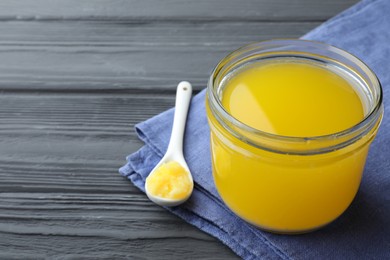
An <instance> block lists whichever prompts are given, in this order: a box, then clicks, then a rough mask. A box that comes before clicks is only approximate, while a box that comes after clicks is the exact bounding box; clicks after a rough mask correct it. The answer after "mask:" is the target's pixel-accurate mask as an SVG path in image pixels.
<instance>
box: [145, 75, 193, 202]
mask: <svg viewBox="0 0 390 260" xmlns="http://www.w3.org/2000/svg"><path fill="white" fill-rule="evenodd" d="M191 95H192V86H191V84H190V83H189V82H187V81H182V82H180V83H179V84H178V86H177V90H176V102H175V115H174V119H173V126H172V133H171V139H170V141H169V145H168V149H167V151H166V153H165V155H164V157H163V158H162V159H161V161H160V162H159V163H158V164H157V165H156V166H155V167H154V168H153V170H152V171H151V172H150V174H149V176H148V177H147V178H146V182H145V191H146V195H147V196H148V198H149V199H150V200H151V201H153V202H154V203H156V204H158V205H160V206H168V207H173V206H177V205H180V204H182V203H184V202H185V201H186V200H187V199H188V198H189V197H190V196H191V194H192V190H193V187H194V181H193V178H192V175H191V172H190V169H189V168H188V165H187V163H186V161H185V159H184V155H183V136H184V130H185V125H186V119H187V113H188V108H189V104H190V101H191ZM169 162H177V163H178V164H180V166H181V167H183V169H184V170H185V172H186V174H187V175H188V176H187V177H188V179H189V181H190V185H191V186H190V190H189V191H188V194H186V196H184V197H181V198H180V199H173V198H164V197H161V196H157V195H155V194H153V193H152V192H151V191H150V187H149V180H150V178H151V177H152V176H153V175H154V174H156V172H157V169H159V168H160V167H161V166H162V165H163V164H166V163H169Z"/></svg>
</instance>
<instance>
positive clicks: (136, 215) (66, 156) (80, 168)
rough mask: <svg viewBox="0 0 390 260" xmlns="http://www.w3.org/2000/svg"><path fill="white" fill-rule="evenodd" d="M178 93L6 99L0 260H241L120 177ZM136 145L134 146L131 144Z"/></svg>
mask: <svg viewBox="0 0 390 260" xmlns="http://www.w3.org/2000/svg"><path fill="white" fill-rule="evenodd" d="M173 104H174V95H173V94H172V95H161V94H160V95H153V94H142V95H140V94H134V95H130V94H129V95H118V94H69V93H62V94H61V95H54V94H42V93H40V94H38V95H37V94H28V95H26V94H24V95H21V94H2V95H0V122H1V124H0V190H1V193H0V237H1V238H3V239H0V258H4V259H13V258H18V259H20V258H23V259H37V258H43V257H45V258H48V257H49V258H56V257H61V258H63V257H65V256H66V257H69V258H80V257H83V258H93V259H96V258H99V259H101V258H107V259H112V258H113V257H114V258H131V259H144V258H153V257H155V256H156V255H162V256H163V257H162V259H179V258H181V257H182V256H188V257H190V258H199V257H200V258H206V257H209V256H213V258H214V259H227V258H236V257H235V255H234V254H233V253H232V252H231V251H230V249H228V248H227V247H225V246H224V245H223V244H222V243H220V242H219V241H217V240H215V239H213V238H211V237H210V236H208V235H206V234H204V233H202V232H200V231H199V230H197V229H196V228H194V227H192V226H190V225H189V224H187V223H185V222H184V221H181V220H179V219H178V218H177V217H175V216H174V215H172V214H170V213H168V212H166V211H165V210H164V209H162V208H160V207H158V206H156V205H154V204H153V203H151V202H150V201H149V200H148V199H147V197H146V196H145V194H143V193H141V192H140V191H139V190H138V189H137V188H135V187H134V186H133V185H132V184H131V183H130V182H129V181H128V180H127V179H125V178H123V177H121V176H120V175H119V174H118V172H117V170H118V167H120V166H121V165H122V164H124V163H125V159H124V158H125V156H126V155H127V154H129V153H131V152H133V151H135V150H136V149H138V147H140V145H142V143H141V142H139V141H137V140H136V137H135V135H134V134H133V132H132V128H133V126H134V124H135V123H137V122H138V121H141V120H144V119H146V118H148V117H150V116H153V115H155V114H157V113H159V112H161V111H162V110H165V109H167V108H169V107H171V106H173ZM128 140H130V142H128Z"/></svg>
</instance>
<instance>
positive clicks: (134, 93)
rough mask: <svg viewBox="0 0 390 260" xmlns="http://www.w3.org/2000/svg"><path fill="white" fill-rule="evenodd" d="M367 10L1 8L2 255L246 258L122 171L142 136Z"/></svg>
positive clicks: (42, 4) (56, 2) (108, 4)
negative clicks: (225, 61)
mask: <svg viewBox="0 0 390 260" xmlns="http://www.w3.org/2000/svg"><path fill="white" fill-rule="evenodd" d="M357 1H358V0H345V1H338V0H329V1H322V0H246V1H233V0H213V1H208V0H199V1H189V0H186V1H179V0H166V1H158V0H129V1H125V0H96V1H88V0H69V1H61V0H19V1H14V0H3V1H0V61H1V62H0V259H186V258H188V259H237V256H235V255H234V254H233V253H232V251H231V250H230V249H228V248H227V247H225V246H224V245H223V244H222V243H221V242H220V241H217V240H216V239H214V238H212V237H211V236H209V235H206V234H204V233H203V232H201V231H199V230H198V229H196V228H194V227H192V226H190V225H189V224H187V223H185V222H184V221H182V220H180V219H179V218H177V217H175V216H173V215H172V214H170V213H168V212H166V211H165V210H164V209H162V208H160V207H158V206H156V205H154V204H152V203H151V202H150V201H148V200H147V198H146V196H145V195H144V194H143V193H141V192H140V191H139V190H138V189H137V188H135V187H134V186H133V185H132V184H131V183H130V182H129V181H128V180H126V179H125V178H123V177H121V176H120V175H119V174H118V168H119V167H120V166H121V165H123V164H124V163H125V156H126V155H128V154H130V153H132V152H134V151H136V150H137V149H138V148H140V147H141V146H142V142H141V141H139V140H138V139H137V137H136V135H135V133H134V131H133V127H134V125H135V124H136V123H138V122H140V121H143V120H146V119H147V118H150V117H151V116H153V115H156V114H158V113H160V112H162V111H164V110H166V109H168V108H170V107H172V106H173V105H174V89H175V87H176V84H177V82H178V81H180V80H183V79H186V80H189V81H191V82H192V83H193V84H194V87H195V90H196V92H198V91H199V90H201V89H203V88H204V87H205V85H206V82H207V78H208V76H209V74H210V72H211V70H212V68H213V67H214V66H215V65H216V63H217V62H218V61H219V60H220V59H221V58H222V57H223V56H225V55H226V54H227V53H229V52H231V51H232V50H234V49H236V48H237V47H240V46H242V45H244V44H248V43H250V42H253V41H260V40H265V39H272V38H281V37H283V38H295V37H299V36H301V35H302V34H304V33H306V32H307V31H309V30H311V29H312V28H314V27H316V26H317V25H319V24H320V23H321V22H323V21H325V20H326V19H328V18H330V17H331V16H333V15H335V14H336V13H338V12H340V11H342V10H343V9H345V8H347V7H349V6H351V5H352V4H354V3H356V2H357Z"/></svg>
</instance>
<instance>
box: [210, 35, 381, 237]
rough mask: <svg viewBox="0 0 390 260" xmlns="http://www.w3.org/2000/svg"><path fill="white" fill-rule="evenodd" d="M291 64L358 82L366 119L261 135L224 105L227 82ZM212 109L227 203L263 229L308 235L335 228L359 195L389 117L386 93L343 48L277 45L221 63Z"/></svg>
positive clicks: (215, 158)
mask: <svg viewBox="0 0 390 260" xmlns="http://www.w3.org/2000/svg"><path fill="white" fill-rule="evenodd" d="M283 60H288V61H293V62H301V63H310V64H316V66H317V65H318V66H321V67H322V68H325V69H327V70H332V71H333V72H335V73H337V74H338V75H340V76H341V77H343V78H345V79H346V80H348V81H349V82H351V86H352V87H353V88H354V89H355V91H356V92H357V93H358V94H359V97H360V99H361V101H362V104H363V106H364V117H363V119H362V120H360V121H359V122H358V123H357V124H354V125H353V126H351V127H349V128H348V129H345V130H342V131H339V132H335V133H329V134H326V135H320V136H299V137H297V136H287V135H277V134H275V133H270V132H267V131H262V130H259V129H257V128H254V127H251V126H249V125H247V124H245V123H243V122H242V121H240V120H239V119H237V118H235V117H234V116H233V115H232V114H230V112H229V111H228V110H227V109H226V107H224V106H223V102H222V98H223V95H224V91H225V86H226V82H227V81H229V80H232V79H233V78H234V77H236V75H237V73H236V72H237V71H240V70H241V69H242V68H244V67H245V66H252V65H253V64H254V66H255V65H256V64H263V63H268V64H270V63H271V64H272V63H273V62H280V61H283ZM280 77H283V75H280ZM242 102H245V100H243V101H242ZM274 102H278V101H277V100H274ZM206 110H207V117H208V122H209V125H210V130H211V135H210V137H211V143H210V146H211V154H212V165H213V177H214V182H215V185H216V188H217V190H218V192H219V194H220V196H221V198H222V199H223V201H224V202H225V203H226V205H227V206H228V207H229V208H230V209H231V210H232V211H233V212H235V213H236V214H237V215H238V216H240V217H241V218H243V219H244V220H246V221H248V222H250V223H252V224H254V225H256V226H258V227H259V228H261V229H264V230H268V231H272V232H278V233H301V232H308V231H311V230H314V229H317V228H319V227H321V226H324V225H326V224H328V223H330V222H331V221H333V220H334V219H336V218H337V217H338V216H339V215H341V214H342V213H343V212H344V211H345V209H346V208H347V207H348V206H349V205H350V203H351V202H352V200H353V198H354V197H355V195H356V192H357V190H358V188H359V184H360V181H361V177H362V173H363V169H364V165H365V161H366V157H367V153H368V149H369V145H370V143H371V142H372V140H373V138H374V137H375V134H376V132H377V130H378V127H379V125H380V121H381V119H382V115H383V107H382V90H381V86H380V83H379V81H378V79H377V77H376V76H375V74H374V73H373V72H372V71H371V70H370V69H369V68H368V67H367V66H366V65H365V64H364V63H363V62H361V61H360V60H359V59H357V58H356V57H354V56H353V55H351V54H349V53H347V52H345V51H343V50H340V49H338V48H335V47H333V46H330V45H326V44H322V43H317V42H312V41H304V40H274V41H266V42H260V43H254V44H251V45H248V46H245V47H243V48H241V49H238V50H236V51H234V52H232V53H231V54H229V55H228V56H226V57H225V58H224V59H222V60H221V62H220V63H219V64H218V65H217V66H216V68H215V69H214V71H213V73H212V75H211V77H210V79H209V83H208V89H207V94H206ZM250 112H251V111H248V113H250ZM253 116H256V115H253ZM286 116H288V115H286Z"/></svg>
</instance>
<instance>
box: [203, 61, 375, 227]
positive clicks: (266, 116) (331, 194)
mask: <svg viewBox="0 0 390 260" xmlns="http://www.w3.org/2000/svg"><path fill="white" fill-rule="evenodd" d="M223 84H224V86H223V89H222V91H221V92H220V94H219V95H220V97H219V98H220V102H221V104H222V106H223V108H224V109H225V111H226V112H228V113H229V114H230V115H232V116H233V117H234V118H236V119H237V120H238V121H240V122H242V123H244V124H245V125H247V126H250V127H252V128H254V129H257V130H260V131H264V132H267V133H270V134H276V135H281V136H295V137H315V136H324V135H329V134H334V133H337V132H340V131H343V130H346V129H348V128H351V127H353V126H354V125H356V124H358V123H359V122H360V121H361V120H362V119H363V118H364V116H365V106H364V102H363V100H362V98H361V94H360V93H358V92H357V91H356V90H355V88H354V87H353V85H352V84H353V83H352V81H351V80H349V79H347V77H345V75H342V74H341V73H338V72H337V71H336V70H335V69H332V68H329V67H325V66H323V65H318V64H316V63H315V62H308V61H302V60H294V59H286V58H284V59H274V60H272V61H269V62H258V63H256V62H254V63H252V64H250V65H247V66H244V67H243V68H241V69H239V70H237V71H235V72H234V73H232V75H230V76H228V77H226V80H224V83H223ZM207 113H208V119H209V124H210V127H211V148H212V149H211V152H212V163H213V177H214V182H215V185H216V187H217V190H218V192H219V194H220V195H221V197H222V199H223V200H224V202H225V203H226V204H227V205H228V207H229V208H230V209H232V210H233V211H234V212H235V213H236V214H237V215H238V216H240V217H241V218H243V219H245V220H247V221H248V222H250V223H253V224H255V225H256V226H258V227H260V228H263V229H265V230H270V231H275V232H281V233H284V232H285V233H294V232H305V231H310V230H313V229H316V228H318V227H321V226H323V225H325V224H327V223H329V222H331V221H332V220H334V219H335V218H337V217H338V216H339V215H340V214H341V213H342V212H343V211H344V210H345V209H346V208H347V207H348V206H349V204H350V203H351V201H352V200H353V198H354V196H355V194H356V192H357V189H358V187H359V184H360V180H361V175H362V172H363V168H364V164H365V160H366V155H367V152H368V143H369V142H368V140H367V139H361V140H358V141H356V142H355V143H353V144H352V145H350V146H348V147H346V148H343V149H340V150H335V151H333V152H329V153H324V154H321V153H320V154H316V155H309V156H307V155H293V154H288V153H284V154H283V153H275V152H272V151H271V152H270V151H267V150H263V149H259V148H257V147H253V146H251V145H248V144H247V143H246V142H243V141H242V140H240V138H237V137H236V136H233V135H231V134H230V133H228V132H226V130H225V129H224V128H223V127H221V126H220V125H219V124H218V123H217V122H216V119H215V117H214V116H212V115H211V111H210V108H209V106H208V105H207ZM329 142H331V141H329ZM286 145H288V144H286Z"/></svg>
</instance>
